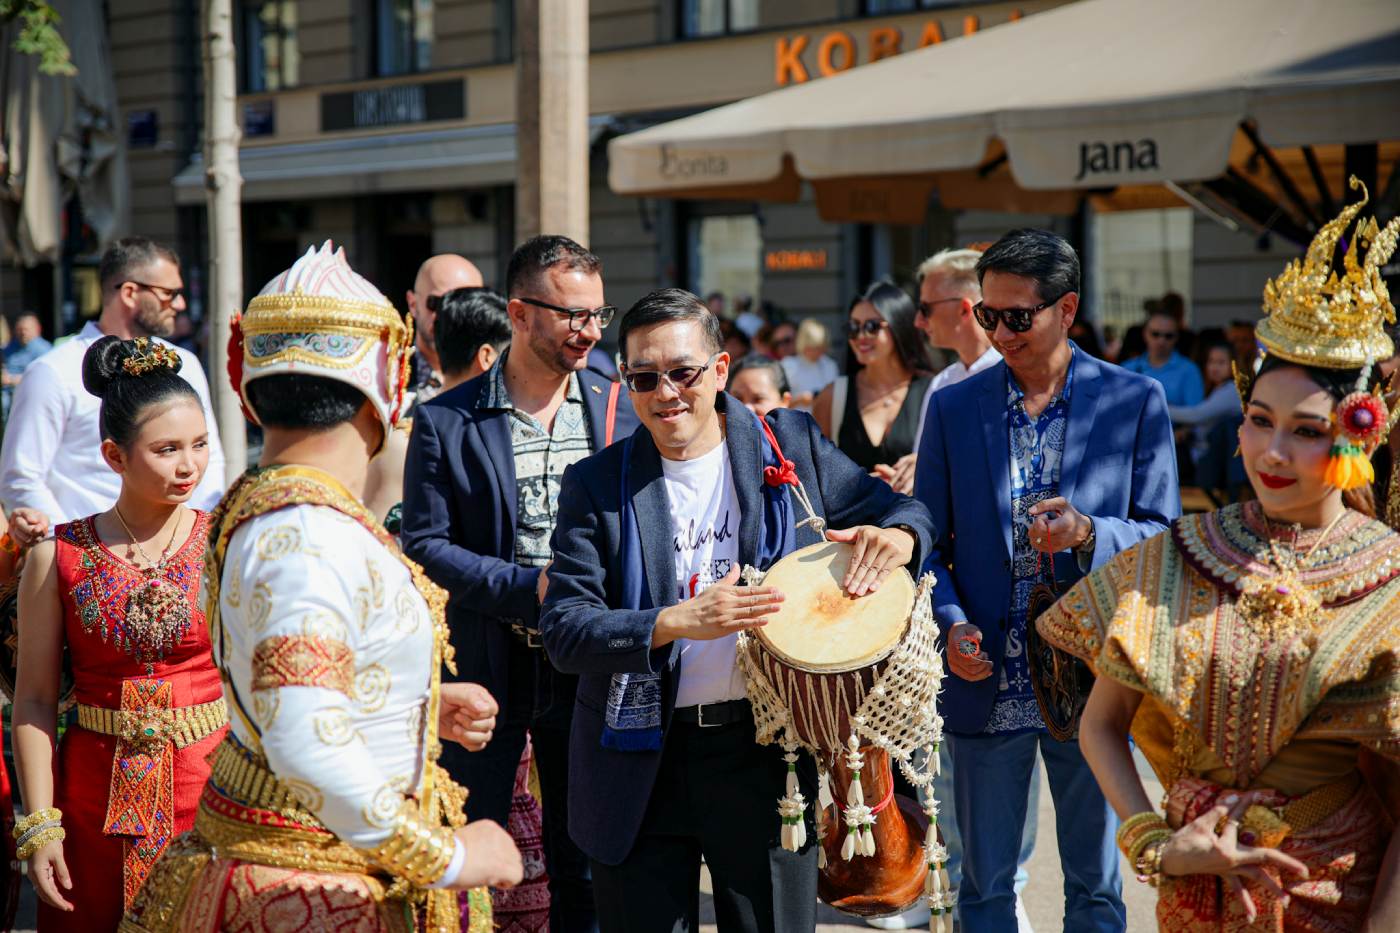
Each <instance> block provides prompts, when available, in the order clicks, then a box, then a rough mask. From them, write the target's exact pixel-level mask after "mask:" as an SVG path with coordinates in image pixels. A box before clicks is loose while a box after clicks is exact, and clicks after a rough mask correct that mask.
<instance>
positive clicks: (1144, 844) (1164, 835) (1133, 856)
mask: <svg viewBox="0 0 1400 933" xmlns="http://www.w3.org/2000/svg"><path fill="white" fill-rule="evenodd" d="M1171 837H1172V831H1171V830H1170V829H1152V830H1148V831H1147V832H1145V833H1143V834H1142V835H1141V836H1140V837H1139V838H1138V839H1136V840H1134V842H1133V848H1132V851H1131V853H1130V854H1129V855H1128V864H1129V865H1132V866H1134V867H1136V866H1137V864H1138V863H1139V862H1141V861H1142V854H1143V853H1144V852H1146V851H1147V848H1148V846H1151V845H1154V844H1156V843H1158V842H1166V841H1167V840H1168V839H1170V838H1171Z"/></svg>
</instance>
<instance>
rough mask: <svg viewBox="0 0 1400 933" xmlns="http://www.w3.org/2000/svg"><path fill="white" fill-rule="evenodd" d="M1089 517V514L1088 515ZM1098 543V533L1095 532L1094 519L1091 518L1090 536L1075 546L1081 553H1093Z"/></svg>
mask: <svg viewBox="0 0 1400 933" xmlns="http://www.w3.org/2000/svg"><path fill="white" fill-rule="evenodd" d="M1086 517H1087V516H1086ZM1097 543H1098V535H1097V534H1096V533H1095V532H1094V520H1093V519H1092V518H1090V519H1089V536H1088V537H1087V538H1085V539H1084V540H1083V541H1081V542H1079V547H1077V548H1075V550H1076V551H1078V552H1079V553H1080V554H1086V555H1087V554H1093V553H1094V545H1095V544H1097Z"/></svg>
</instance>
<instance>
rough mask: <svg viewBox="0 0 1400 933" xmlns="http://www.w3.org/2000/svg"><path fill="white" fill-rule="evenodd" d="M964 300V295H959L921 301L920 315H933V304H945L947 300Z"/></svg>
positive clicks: (919, 306)
mask: <svg viewBox="0 0 1400 933" xmlns="http://www.w3.org/2000/svg"><path fill="white" fill-rule="evenodd" d="M962 300H963V299H962V297H961V296H959V297H957V298H935V299H933V300H932V301H921V302H919V305H918V308H919V316H920V317H929V316H931V315H932V314H933V306H934V305H941V304H943V303H944V302H947V301H962Z"/></svg>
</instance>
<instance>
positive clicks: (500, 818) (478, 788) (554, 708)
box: [442, 642, 598, 933]
mask: <svg viewBox="0 0 1400 933" xmlns="http://www.w3.org/2000/svg"><path fill="white" fill-rule="evenodd" d="M577 691H578V678H577V677H575V676H572V675H569V674H561V673H559V672H558V671H556V670H555V669H554V667H553V666H552V665H551V664H550V663H549V658H547V657H546V656H545V653H544V651H543V650H542V649H539V648H528V647H526V646H525V645H524V643H521V642H515V643H512V644H511V649H510V680H509V686H508V687H507V696H506V698H505V702H503V703H502V704H501V712H500V714H499V715H497V717H496V730H495V734H494V735H492V737H491V742H490V743H489V744H488V745H487V746H486V747H485V748H484V749H482V750H481V751H479V752H469V751H467V750H466V749H464V748H462V746H460V745H457V744H456V743H455V742H444V743H443V752H442V764H443V767H445V768H446V769H447V772H448V773H449V774H450V775H452V778H453V780H455V781H456V782H457V783H459V784H461V785H462V786H463V787H465V788H467V791H468V792H469V795H470V796H468V798H467V817H468V818H469V819H473V820H495V821H496V822H497V823H499V824H500V825H501V826H507V825H508V821H509V818H510V801H511V795H512V793H513V791H514V787H515V770H516V767H517V766H518V765H519V764H520V756H521V755H522V754H523V753H524V751H525V733H526V731H527V730H528V731H529V733H530V739H531V741H532V742H533V743H534V748H535V768H536V770H537V771H538V772H539V777H540V797H541V798H542V799H541V801H540V804H541V807H542V809H543V810H544V826H543V833H542V836H541V842H542V843H543V848H544V861H545V868H546V870H547V871H548V872H549V929H550V933H595V931H596V930H597V929H598V921H597V918H596V916H595V914H594V909H593V882H592V878H591V876H590V872H589V864H588V857H587V856H585V855H584V854H583V852H582V851H580V850H579V848H578V846H576V845H574V842H573V840H572V839H570V838H569V812H568V799H569V727H570V724H571V723H572V721H573V711H574V694H575V693H576V692H577Z"/></svg>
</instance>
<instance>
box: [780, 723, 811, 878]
mask: <svg viewBox="0 0 1400 933" xmlns="http://www.w3.org/2000/svg"><path fill="white" fill-rule="evenodd" d="M783 760H784V761H786V762H787V795H786V796H784V797H783V798H782V799H780V800H779V801H778V816H780V817H782V820H783V831H782V839H783V848H784V849H786V850H787V851H789V852H797V851H799V850H800V849H801V848H802V847H803V846H805V845H806V844H807V824H806V822H805V821H804V820H803V815H804V814H805V813H806V810H807V801H806V799H805V798H804V797H803V796H802V791H801V790H800V789H799V788H798V785H797V746H796V745H792V744H789V745H786V746H785V752H784V754H783Z"/></svg>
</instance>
